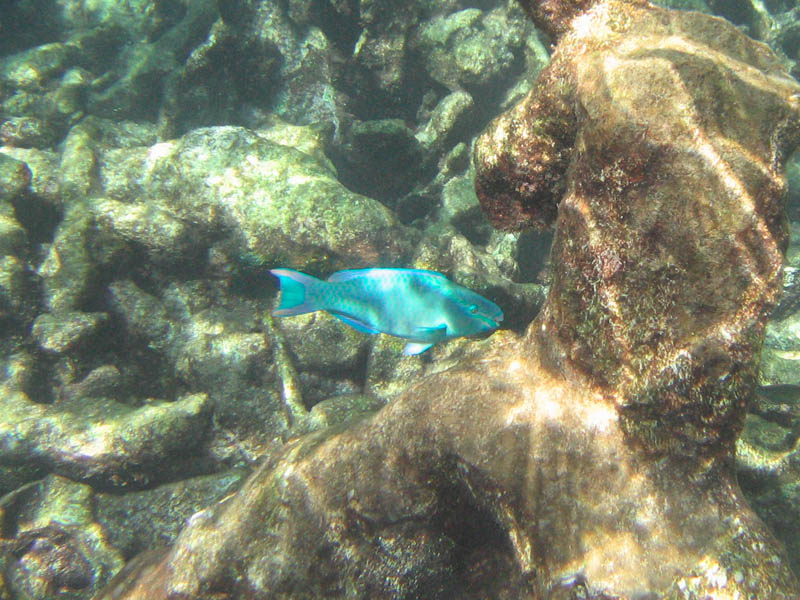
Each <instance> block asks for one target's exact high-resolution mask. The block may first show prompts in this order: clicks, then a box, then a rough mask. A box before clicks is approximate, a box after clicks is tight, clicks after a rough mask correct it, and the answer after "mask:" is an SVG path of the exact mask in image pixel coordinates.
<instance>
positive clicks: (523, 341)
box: [101, 0, 800, 599]
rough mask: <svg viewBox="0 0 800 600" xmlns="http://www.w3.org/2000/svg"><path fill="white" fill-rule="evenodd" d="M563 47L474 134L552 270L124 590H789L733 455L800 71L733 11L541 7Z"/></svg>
mask: <svg viewBox="0 0 800 600" xmlns="http://www.w3.org/2000/svg"><path fill="white" fill-rule="evenodd" d="M526 8H527V9H528V11H529V13H530V14H531V16H532V17H533V18H534V19H536V20H538V24H539V25H540V26H542V27H543V28H545V29H546V30H548V31H550V32H552V34H553V35H554V36H556V37H557V39H558V45H557V47H556V49H555V52H554V54H553V58H552V61H551V63H550V65H549V66H548V67H547V68H546V69H545V70H544V71H543V72H542V74H541V75H540V77H539V79H538V80H537V83H536V85H535V86H534V88H533V90H532V91H531V93H530V94H529V95H528V96H527V97H526V98H525V99H524V100H523V101H522V102H521V103H519V104H518V105H517V106H516V107H514V108H513V109H512V110H511V111H510V112H508V113H506V114H504V115H502V116H501V117H499V118H498V119H497V120H496V121H494V122H493V123H492V124H491V125H490V126H489V128H488V130H487V131H486V132H485V133H484V134H483V135H482V136H481V138H480V139H479V140H478V142H477V145H476V150H475V163H476V188H477V191H478V196H479V198H480V199H481V203H482V205H483V206H484V207H485V209H486V210H487V213H488V214H489V216H490V218H491V219H492V220H493V222H494V223H496V224H497V225H498V226H501V227H504V228H515V227H528V226H531V225H541V226H545V225H548V224H550V223H554V224H555V231H556V233H555V240H554V243H553V251H552V263H553V283H552V287H551V289H550V292H549V294H548V297H547V300H546V302H545V305H544V307H543V309H542V311H541V313H540V315H539V316H538V317H537V318H536V319H535V320H534V321H533V323H532V324H531V325H530V327H529V328H528V329H527V331H526V332H525V334H524V335H521V336H517V335H514V334H512V333H504V334H496V335H495V336H493V337H492V338H491V339H490V340H489V341H488V342H487V343H485V344H484V345H482V347H477V348H475V349H474V351H472V352H471V353H470V354H469V355H468V356H467V357H465V358H464V359H462V360H461V361H459V362H458V363H457V364H456V365H454V366H453V367H451V368H449V369H447V370H445V371H442V372H440V373H438V374H435V375H432V376H430V377H428V378H426V379H424V380H422V381H420V382H419V383H418V384H417V385H415V386H413V387H411V388H410V389H408V390H407V391H405V392H403V393H401V394H400V395H399V396H398V397H396V398H395V399H393V400H392V402H391V403H390V404H389V405H388V406H386V407H385V408H383V409H382V410H381V411H379V412H378V413H377V414H375V415H374V416H372V417H369V418H366V419H364V420H361V421H359V422H357V423H354V424H351V425H350V426H349V427H347V428H346V429H344V430H336V429H334V430H331V429H328V430H326V431H324V432H321V433H318V434H314V435H311V436H307V437H304V438H301V439H298V440H296V441H294V442H291V443H289V444H288V445H287V447H286V448H285V450H284V451H283V454H282V456H281V457H280V459H279V460H277V461H276V463H275V464H272V465H266V466H264V467H262V468H261V469H260V470H259V471H257V472H256V473H255V474H254V475H253V476H252V477H251V478H250V479H249V480H248V481H247V483H246V484H245V485H244V487H243V488H242V489H241V491H240V492H239V493H238V494H237V495H236V496H235V497H233V498H231V499H229V500H228V501H226V502H224V503H222V504H220V505H218V506H216V507H214V508H213V509H209V510H208V511H206V512H203V513H199V514H197V515H195V516H194V517H193V518H192V520H191V522H190V523H189V525H188V526H187V527H186V529H184V531H183V532H182V533H181V535H180V536H179V538H178V540H177V541H176V543H175V545H174V546H173V548H172V549H171V550H169V551H168V552H167V553H166V554H165V555H163V556H162V557H159V558H157V559H151V560H149V561H142V562H141V563H139V564H137V565H132V566H131V571H130V572H128V573H125V574H123V575H122V576H121V577H120V579H119V580H118V581H117V582H115V584H114V585H113V586H112V587H111V588H110V590H109V591H108V592H107V594H106V595H105V596H101V597H107V598H112V597H113V598H175V597H186V598H188V597H192V598H205V597H208V598H210V597H215V596H216V595H218V594H220V593H222V594H225V595H226V597H287V598H289V597H290V598H320V597H364V598H383V597H385V598H417V597H426V598H438V597H459V598H486V597H491V598H651V597H652V598H687V599H688V598H698V597H703V598H720V599H721V598H735V597H758V598H776V599H778V598H784V599H788V598H794V597H797V595H798V593H800V587H799V586H798V582H797V580H796V578H795V576H794V575H793V574H792V572H791V569H790V567H789V564H788V562H787V558H786V555H785V553H784V550H783V548H782V547H781V545H780V544H779V543H778V542H777V541H776V539H775V537H774V536H773V534H772V533H771V532H770V531H769V529H768V528H767V527H766V526H765V525H764V523H763V522H762V521H761V520H760V519H759V518H758V517H757V516H756V515H755V513H754V512H753V511H752V510H751V509H750V508H749V506H748V504H747V502H746V501H745V499H744V497H743V495H742V492H741V490H740V488H739V486H738V484H737V482H736V476H735V472H734V463H733V452H734V443H735V440H736V438H737V436H738V435H739V433H740V431H741V429H742V426H743V423H744V419H745V411H746V408H747V405H748V402H749V400H750V399H751V397H752V395H753V393H754V391H755V386H756V384H757V362H758V353H759V350H760V345H761V341H762V338H763V334H764V328H765V325H766V322H767V317H768V315H769V313H770V311H771V310H772V309H773V308H774V307H775V305H776V304H777V301H778V297H779V293H780V291H781V283H782V280H781V265H782V259H783V254H784V252H785V249H786V246H787V241H788V236H787V227H786V224H787V222H786V216H785V212H784V206H783V195H784V192H785V176H784V173H783V166H784V161H785V158H786V155H787V153H788V152H790V151H791V150H792V149H793V148H794V147H795V145H796V144H797V142H798V141H800V139H799V135H800V86H798V84H797V83H796V82H795V81H794V80H793V79H791V78H790V77H789V76H788V74H787V73H786V71H785V70H784V68H783V67H782V66H781V64H780V63H779V62H778V60H777V59H776V58H775V57H774V55H773V54H772V53H771V52H770V51H769V50H768V48H767V47H766V46H763V45H761V44H758V43H755V42H753V41H751V40H750V39H749V38H747V37H746V36H744V35H743V34H742V33H741V32H739V31H737V30H736V29H735V28H734V27H732V26H730V25H728V24H727V23H725V22H723V21H721V20H720V19H717V18H714V17H710V16H706V15H702V14H700V13H681V12H674V11H670V10H666V9H661V8H657V7H654V6H652V5H650V4H649V3H647V2H644V1H639V0H630V1H626V0H605V1H603V0H600V1H598V2H596V3H588V2H587V3H583V4H576V3H566V2H565V3H559V2H556V1H551V2H542V3H536V2H531V3H529V5H527V6H526Z"/></svg>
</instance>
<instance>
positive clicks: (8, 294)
mask: <svg viewBox="0 0 800 600" xmlns="http://www.w3.org/2000/svg"><path fill="white" fill-rule="evenodd" d="M39 303H40V298H39V286H38V285H37V280H36V276H35V274H34V273H33V271H31V270H30V268H28V266H27V265H26V264H25V263H24V262H23V261H22V260H20V259H19V258H17V257H16V256H3V257H0V321H3V320H10V321H16V322H18V323H21V324H25V325H27V324H29V323H30V321H32V320H33V318H34V316H35V314H36V313H37V312H38V310H39Z"/></svg>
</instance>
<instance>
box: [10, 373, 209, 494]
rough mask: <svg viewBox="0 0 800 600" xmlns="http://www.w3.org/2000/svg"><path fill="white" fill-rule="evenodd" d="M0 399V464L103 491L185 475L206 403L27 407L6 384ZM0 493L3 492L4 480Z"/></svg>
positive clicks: (92, 401)
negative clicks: (89, 484) (0, 416)
mask: <svg viewBox="0 0 800 600" xmlns="http://www.w3.org/2000/svg"><path fill="white" fill-rule="evenodd" d="M2 389H3V393H2V394H0V410H2V414H3V415H4V418H3V420H2V422H0V462H2V463H5V464H15V465H26V466H27V467H28V468H29V469H30V473H31V474H35V473H36V472H37V470H38V469H44V470H46V471H48V472H54V473H57V474H60V475H64V476H67V477H70V478H72V479H75V480H79V481H87V482H95V483H101V484H102V485H106V486H112V487H116V486H128V485H133V486H142V485H146V484H147V483H148V482H149V481H150V480H152V479H156V480H157V479H159V478H161V477H165V476H167V475H169V474H173V475H174V474H176V473H178V472H180V471H181V470H182V469H185V468H186V467H185V463H187V462H189V461H191V456H192V453H193V452H194V451H195V449H197V448H198V447H199V446H200V445H201V444H202V442H203V438H204V436H205V434H206V432H207V427H208V424H209V416H210V415H209V410H208V408H209V407H208V398H207V397H206V396H204V395H189V396H185V397H182V398H180V399H178V400H175V401H174V402H158V401H151V402H149V403H147V404H146V405H144V406H141V407H131V406H126V405H123V404H120V403H118V402H115V401H110V400H106V399H103V398H87V397H80V398H74V399H72V400H65V401H63V402H59V403H57V404H53V405H45V404H37V403H35V402H32V401H31V399H30V398H28V397H27V395H25V394H24V393H22V392H20V391H16V390H15V389H14V388H13V387H9V386H8V385H6V386H5V387H4V388H2ZM0 489H2V490H3V491H8V488H7V484H6V482H0Z"/></svg>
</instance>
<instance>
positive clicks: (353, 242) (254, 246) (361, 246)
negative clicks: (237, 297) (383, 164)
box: [101, 127, 412, 270]
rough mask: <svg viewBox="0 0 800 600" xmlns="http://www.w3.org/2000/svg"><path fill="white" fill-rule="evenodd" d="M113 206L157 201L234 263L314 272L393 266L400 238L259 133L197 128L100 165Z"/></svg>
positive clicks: (381, 213)
mask: <svg viewBox="0 0 800 600" xmlns="http://www.w3.org/2000/svg"><path fill="white" fill-rule="evenodd" d="M101 177H102V178H103V180H104V181H106V182H107V188H106V189H107V191H108V192H109V193H110V194H111V195H112V196H113V197H115V199H117V200H120V201H122V202H134V201H139V202H146V200H147V198H148V197H155V198H159V199H162V200H166V201H167V202H168V204H169V207H170V210H171V211H172V213H173V214H174V216H175V217H176V218H177V219H179V220H181V221H184V222H190V223H193V226H194V231H195V232H197V231H200V232H202V231H208V232H211V231H214V232H217V235H219V234H220V233H221V234H222V235H227V237H228V240H229V242H228V243H229V252H233V253H234V256H236V255H243V254H247V253H249V254H253V255H255V256H257V257H258V258H259V259H260V260H262V261H263V262H265V263H267V264H277V265H287V266H297V267H302V266H307V265H313V266H315V267H316V268H317V269H320V270H336V269H337V268H340V267H344V266H348V267H353V266H366V265H372V264H377V263H383V264H392V263H397V262H399V261H400V260H401V259H402V257H403V256H404V255H406V254H407V253H408V250H409V246H410V239H409V238H410V237H412V236H410V235H409V232H408V231H406V230H405V229H404V228H403V227H402V226H401V225H400V224H399V223H398V222H397V221H396V220H395V219H394V218H393V216H392V215H391V213H390V212H389V211H388V210H387V209H385V208H384V207H382V206H381V205H380V204H379V203H378V202H376V201H374V200H371V199H369V198H366V197H363V196H359V195H358V194H354V193H352V192H350V191H349V190H347V189H346V188H344V187H343V186H342V185H341V184H340V183H339V182H338V181H337V180H336V178H335V175H334V173H333V172H331V171H330V170H329V167H328V166H327V165H325V164H320V163H319V162H317V160H315V159H314V158H313V157H312V156H310V155H308V154H305V153H304V152H301V151H299V150H296V149H294V148H291V147H288V146H283V145H280V144H276V143H275V142H273V141H272V140H270V139H267V137H266V136H261V135H259V134H258V132H253V131H248V130H246V129H242V128H236V127H218V128H212V129H200V130H196V131H193V132H192V133H189V134H187V135H186V136H184V137H183V138H180V139H178V140H174V141H170V142H164V143H161V144H158V145H156V146H152V147H150V148H140V149H132V150H130V151H129V152H127V153H121V154H118V155H117V161H116V162H115V163H113V164H112V163H108V164H105V165H104V166H103V169H102V172H101Z"/></svg>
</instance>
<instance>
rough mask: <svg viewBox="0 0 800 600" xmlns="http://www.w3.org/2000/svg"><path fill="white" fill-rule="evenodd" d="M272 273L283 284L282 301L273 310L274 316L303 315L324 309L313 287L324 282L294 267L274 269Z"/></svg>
mask: <svg viewBox="0 0 800 600" xmlns="http://www.w3.org/2000/svg"><path fill="white" fill-rule="evenodd" d="M270 273H272V274H273V275H275V277H277V278H278V280H279V281H280V284H281V303H280V304H279V305H278V308H276V309H275V310H273V311H272V314H273V315H274V316H276V317H288V316H291V315H302V314H305V313H310V312H314V311H315V310H321V309H322V306H320V305H319V300H318V299H317V298H316V294H314V293H313V289H314V288H315V287H316V286H317V285H318V284H320V283H324V282H322V281H320V280H319V279H317V278H316V277H312V276H311V275H306V274H305V273H301V272H300V271H295V270H293V269H272V270H271V271H270Z"/></svg>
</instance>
